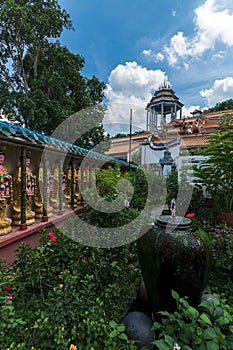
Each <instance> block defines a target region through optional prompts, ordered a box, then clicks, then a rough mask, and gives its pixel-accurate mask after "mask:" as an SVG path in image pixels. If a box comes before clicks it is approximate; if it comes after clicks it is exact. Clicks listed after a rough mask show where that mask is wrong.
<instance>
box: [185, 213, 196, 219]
mask: <svg viewBox="0 0 233 350" xmlns="http://www.w3.org/2000/svg"><path fill="white" fill-rule="evenodd" d="M194 216H195V214H194V213H189V214H186V218H189V219H192V218H194Z"/></svg>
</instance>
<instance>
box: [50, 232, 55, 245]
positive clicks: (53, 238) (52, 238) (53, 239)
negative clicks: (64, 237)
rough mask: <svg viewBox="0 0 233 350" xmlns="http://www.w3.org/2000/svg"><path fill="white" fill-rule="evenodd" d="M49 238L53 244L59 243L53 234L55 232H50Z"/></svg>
mask: <svg viewBox="0 0 233 350" xmlns="http://www.w3.org/2000/svg"><path fill="white" fill-rule="evenodd" d="M49 238H50V240H51V241H52V242H54V243H56V242H57V237H56V236H55V235H54V234H53V232H49Z"/></svg>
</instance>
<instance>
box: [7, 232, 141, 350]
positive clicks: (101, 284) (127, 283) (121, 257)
mask: <svg viewBox="0 0 233 350" xmlns="http://www.w3.org/2000/svg"><path fill="white" fill-rule="evenodd" d="M54 233H55V236H56V238H57V240H56V242H54V241H52V240H51V239H50V236H49V235H48V234H47V232H46V231H44V232H42V233H41V239H40V246H37V247H35V248H32V247H30V246H28V245H26V244H24V243H22V245H21V247H20V249H19V251H18V253H17V261H16V263H15V266H14V268H12V269H10V271H7V272H8V273H7V274H6V272H5V270H4V268H3V267H2V269H1V277H4V279H3V278H2V279H3V281H5V282H6V283H7V284H8V283H9V276H12V277H14V278H12V279H11V281H10V282H11V283H10V285H11V288H12V292H11V294H12V296H13V299H12V300H8V299H6V298H5V296H4V294H5V293H6V292H4V291H0V294H1V296H2V300H0V303H1V311H0V319H1V330H0V335H1V337H0V347H1V349H7V348H9V349H15V348H16V347H17V349H18V348H19V349H32V348H33V349H35V350H42V349H43V350H44V349H45V350H46V349H49V350H50V349H56V350H59V349H60V350H64V349H69V346H70V345H71V344H74V345H76V346H77V348H78V349H80V350H82V349H83V350H84V349H85V350H90V349H93V350H94V349H97V350H98V349H99V350H100V349H101V350H102V349H106V350H107V349H113V350H114V349H122V350H123V349H132V350H133V349H135V347H134V345H133V341H129V340H128V339H127V336H126V334H125V333H124V330H125V327H124V325H122V324H121V321H122V319H123V317H124V316H125V315H126V312H127V310H128V308H129V306H130V304H131V303H132V300H134V298H135V289H136V288H137V286H138V284H139V282H140V280H141V276H140V270H139V269H138V266H137V260H136V258H135V257H136V254H135V245H134V244H131V245H128V246H125V247H122V248H114V249H109V250H104V249H100V248H90V247H86V246H82V245H80V244H79V243H75V242H73V241H72V240H70V239H68V238H67V237H66V236H64V235H63V234H61V233H60V232H59V231H58V230H56V231H55V232H54Z"/></svg>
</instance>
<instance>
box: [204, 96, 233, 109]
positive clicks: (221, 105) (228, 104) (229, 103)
mask: <svg viewBox="0 0 233 350" xmlns="http://www.w3.org/2000/svg"><path fill="white" fill-rule="evenodd" d="M228 109H233V100H232V98H231V99H230V100H226V101H222V102H218V103H216V105H215V106H214V107H212V108H209V109H208V111H209V112H218V111H224V110H228Z"/></svg>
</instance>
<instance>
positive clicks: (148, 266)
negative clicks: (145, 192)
mask: <svg viewBox="0 0 233 350" xmlns="http://www.w3.org/2000/svg"><path fill="white" fill-rule="evenodd" d="M137 248H138V257H139V263H140V266H141V271H142V276H143V279H144V283H145V286H146V290H147V294H148V298H149V300H150V302H151V308H152V312H153V313H155V312H157V311H161V310H166V311H169V312H173V311H174V310H175V309H176V305H175V300H174V299H173V298H172V295H171V290H175V291H176V292H177V293H178V294H179V296H180V297H184V296H187V297H188V301H189V303H190V304H191V305H193V306H194V307H196V306H197V305H198V303H199V301H200V299H201V295H202V292H203V289H204V287H205V285H206V282H207V277H208V273H209V268H210V261H211V250H210V247H209V244H208V238H207V236H206V235H205V233H204V232H199V231H198V232H192V226H191V220H190V219H187V218H183V217H175V219H174V220H172V219H171V217H170V216H166V215H165V216H163V215H162V216H160V217H159V219H158V220H157V223H156V224H155V225H154V226H153V227H152V228H151V229H150V230H149V231H148V232H147V233H146V234H145V235H143V236H142V237H141V238H140V239H139V240H138V241H137Z"/></svg>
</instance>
